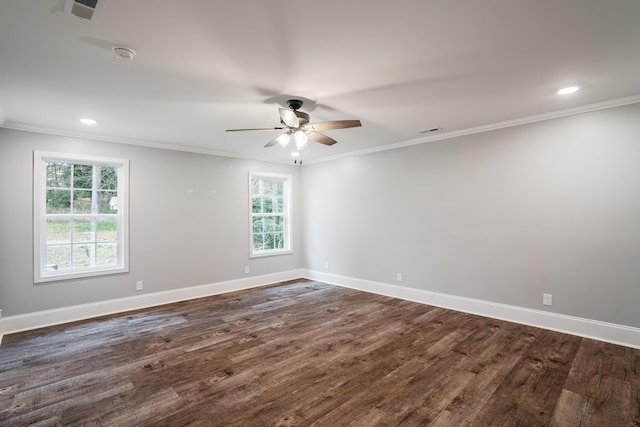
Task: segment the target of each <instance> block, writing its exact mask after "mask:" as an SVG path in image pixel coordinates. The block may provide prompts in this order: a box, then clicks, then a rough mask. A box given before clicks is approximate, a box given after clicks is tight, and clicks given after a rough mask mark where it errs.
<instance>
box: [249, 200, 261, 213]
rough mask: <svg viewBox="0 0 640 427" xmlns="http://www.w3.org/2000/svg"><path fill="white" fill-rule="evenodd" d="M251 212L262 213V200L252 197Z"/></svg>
mask: <svg viewBox="0 0 640 427" xmlns="http://www.w3.org/2000/svg"><path fill="white" fill-rule="evenodd" d="M251 212H253V213H262V198H260V197H253V198H252V199H251Z"/></svg>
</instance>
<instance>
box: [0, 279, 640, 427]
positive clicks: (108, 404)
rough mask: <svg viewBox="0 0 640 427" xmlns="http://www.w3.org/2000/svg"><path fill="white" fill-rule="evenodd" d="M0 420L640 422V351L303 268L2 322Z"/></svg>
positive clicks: (284, 423)
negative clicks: (7, 329)
mask: <svg viewBox="0 0 640 427" xmlns="http://www.w3.org/2000/svg"><path fill="white" fill-rule="evenodd" d="M0 425H1V426H22V425H38V426H54V425H64V426H80V425H83V426H84V425H92V426H140V425H143V426H144V425H149V426H160V425H167V426H184V425H190V426H193V425H196V426H205V425H206V426H331V427H337V426H546V425H549V426H640V350H634V349H631V348H627V347H621V346H616V345H611V344H606V343H602V342H597V341H593V340H589V339H584V338H579V337H575V336H571V335H565V334H561V333H556V332H550V331H546V330H542V329H537V328H533V327H529V326H523V325H517V324H514V323H509V322H503V321H498V320H493V319H489V318H484V317H479V316H474V315H470V314H465V313H460V312H456V311H451V310H445V309H442V308H437V307H432V306H427V305H422V304H418V303H412V302H408V301H402V300H397V299H392V298H387V297H383V296H379V295H373V294H368V293H363V292H359V291H354V290H350V289H344V288H340V287H336V286H331V285H327V284H323V283H318V282H311V281H303V280H300V281H293V282H286V283H282V284H278V285H277V286H270V287H265V288H260V289H254V290H248V291H242V292H235V293H230V294H226V295H220V296H214V297H209V298H202V299H197V300H193V301H186V302H181V303H176V304H170V305H166V306H162V307H156V308H151V309H145V310H140V311H135V312H129V313H125V314H119V315H113V316H108V317H103V318H99V319H93V320H89V321H84V322H78V323H74V324H68V325H63V326H57V327H52V328H46V329H40V330H36V331H30V332H25V333H19V334H13V335H8V336H5V338H4V341H3V343H2V346H0Z"/></svg>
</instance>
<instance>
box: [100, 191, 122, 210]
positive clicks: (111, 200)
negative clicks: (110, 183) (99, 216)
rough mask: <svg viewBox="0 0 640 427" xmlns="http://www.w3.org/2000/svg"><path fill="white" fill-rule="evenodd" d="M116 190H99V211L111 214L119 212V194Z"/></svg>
mask: <svg viewBox="0 0 640 427" xmlns="http://www.w3.org/2000/svg"><path fill="white" fill-rule="evenodd" d="M117 194H118V193H117V192H115V191H99V192H98V213H104V214H110V213H117V212H118V196H117Z"/></svg>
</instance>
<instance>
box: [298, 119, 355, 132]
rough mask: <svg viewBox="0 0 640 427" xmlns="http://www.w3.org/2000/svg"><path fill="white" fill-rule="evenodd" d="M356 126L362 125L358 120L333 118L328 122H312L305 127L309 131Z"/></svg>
mask: <svg viewBox="0 0 640 427" xmlns="http://www.w3.org/2000/svg"><path fill="white" fill-rule="evenodd" d="M358 126H362V123H360V120H333V121H330V122H319V123H312V124H310V125H307V126H305V127H306V128H307V129H308V130H310V131H314V130H334V129H346V128H357V127H358Z"/></svg>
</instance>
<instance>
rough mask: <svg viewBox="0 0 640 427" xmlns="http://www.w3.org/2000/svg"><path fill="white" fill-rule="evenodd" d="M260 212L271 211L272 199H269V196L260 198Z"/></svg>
mask: <svg viewBox="0 0 640 427" xmlns="http://www.w3.org/2000/svg"><path fill="white" fill-rule="evenodd" d="M262 212H264V213H271V212H273V200H272V199H271V197H265V198H264V199H262Z"/></svg>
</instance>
